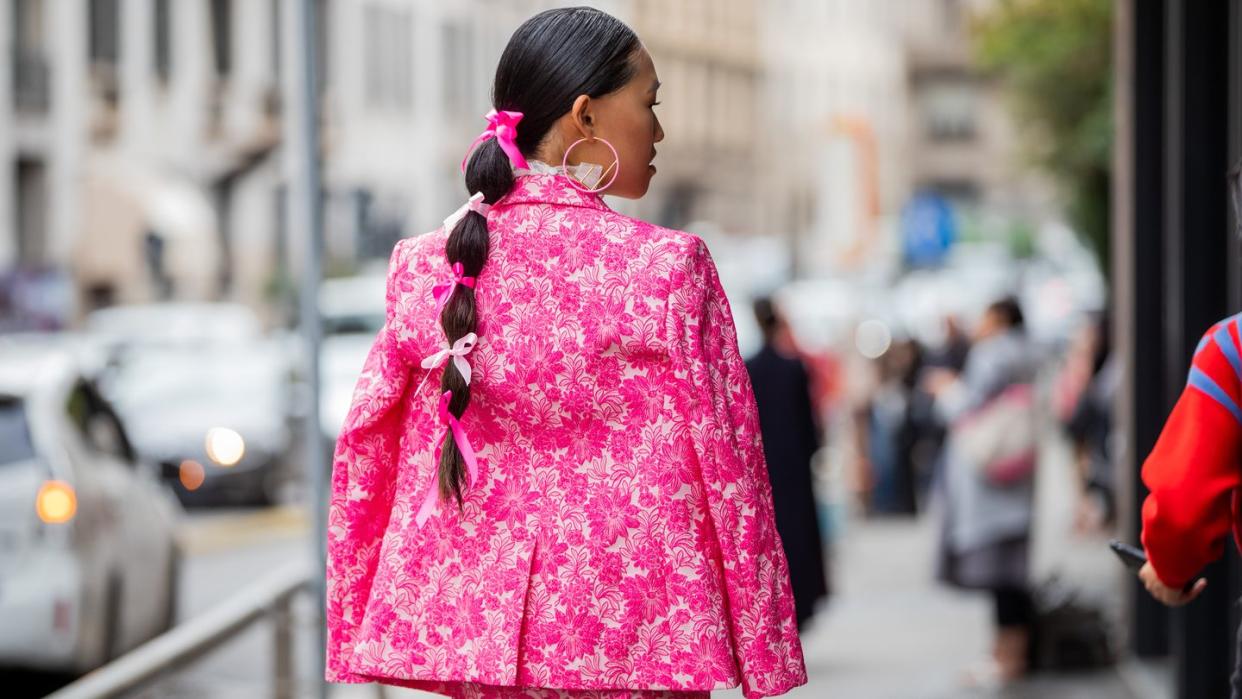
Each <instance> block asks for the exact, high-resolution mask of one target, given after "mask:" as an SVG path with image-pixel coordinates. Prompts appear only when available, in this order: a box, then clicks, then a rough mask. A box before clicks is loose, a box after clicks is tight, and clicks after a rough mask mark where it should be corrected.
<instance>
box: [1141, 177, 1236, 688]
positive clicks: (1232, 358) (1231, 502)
mask: <svg viewBox="0 0 1242 699" xmlns="http://www.w3.org/2000/svg"><path fill="white" fill-rule="evenodd" d="M1229 190H1230V196H1231V198H1232V200H1233V210H1234V221H1235V222H1240V221H1242V161H1238V162H1237V163H1235V164H1234V167H1233V170H1232V171H1231V172H1230V186H1229ZM1236 233H1237V235H1238V237H1239V238H1242V223H1239V225H1238V226H1237V230H1236ZM1240 317H1242V316H1236V315H1235V316H1233V317H1231V318H1227V319H1225V320H1223V321H1221V322H1219V323H1217V324H1216V325H1214V326H1212V328H1210V329H1209V330H1208V331H1207V333H1206V334H1205V335H1204V336H1203V339H1202V340H1201V341H1200V342H1199V347H1198V349H1197V350H1196V351H1195V355H1194V360H1193V362H1192V363H1191V368H1190V377H1189V380H1188V381H1187V385H1186V390H1185V391H1184V392H1183V393H1182V395H1181V398H1179V399H1178V401H1177V405H1175V406H1174V407H1173V412H1172V414H1170V415H1169V419H1168V421H1167V422H1166V423H1165V425H1164V430H1163V431H1162V432H1161V433H1160V438H1159V439H1158V440H1157V441H1156V446H1155V448H1153V449H1152V452H1151V454H1150V455H1149V456H1148V457H1147V461H1146V462H1145V463H1144V464H1143V483H1145V484H1146V485H1147V488H1148V490H1149V491H1150V493H1149V494H1148V496H1147V500H1146V501H1145V502H1144V503H1143V513H1142V514H1143V534H1142V539H1143V548H1144V549H1146V551H1147V560H1148V562H1147V564H1146V565H1144V566H1143V568H1142V570H1140V571H1139V578H1140V579H1141V580H1142V581H1143V584H1144V585H1145V586H1146V587H1147V590H1148V592H1150V593H1151V595H1152V597H1155V598H1156V599H1157V600H1160V601H1161V602H1162V603H1164V604H1167V605H1169V606H1173V607H1177V606H1181V605H1184V604H1187V603H1189V602H1190V601H1192V600H1193V599H1195V598H1196V597H1198V596H1199V594H1200V593H1201V592H1203V589H1204V587H1205V586H1206V585H1207V580H1205V579H1203V578H1199V579H1198V580H1196V579H1195V578H1196V576H1198V574H1199V571H1200V570H1202V569H1203V567H1204V566H1206V565H1207V564H1208V563H1210V562H1212V561H1213V560H1216V559H1217V558H1220V556H1221V554H1222V553H1223V552H1224V548H1225V539H1226V538H1227V537H1228V536H1229V534H1230V532H1231V531H1232V533H1233V538H1234V543H1235V545H1237V546H1238V547H1239V550H1242V510H1240V509H1239V503H1240V502H1242V407H1240V406H1242V341H1240V340H1242V335H1240V331H1242V328H1240V327H1239V323H1240V322H1242V321H1240ZM1219 612H1220V613H1221V614H1225V613H1227V610H1224V609H1221V610H1219ZM1238 633H1239V636H1238V641H1237V650H1236V653H1237V662H1236V664H1235V667H1234V673H1233V678H1232V680H1231V684H1232V688H1233V697H1234V699H1242V629H1239V632H1238Z"/></svg>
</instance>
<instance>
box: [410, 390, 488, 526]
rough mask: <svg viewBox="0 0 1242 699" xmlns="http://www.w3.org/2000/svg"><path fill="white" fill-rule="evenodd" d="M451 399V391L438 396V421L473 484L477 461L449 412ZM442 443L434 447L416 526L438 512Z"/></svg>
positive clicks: (476, 474)
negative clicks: (445, 427)
mask: <svg viewBox="0 0 1242 699" xmlns="http://www.w3.org/2000/svg"><path fill="white" fill-rule="evenodd" d="M452 398H453V392H452V391H445V392H444V393H443V395H441V396H440V406H439V411H440V421H441V422H443V423H444V424H446V425H447V426H448V429H446V430H445V432H444V439H445V440H447V439H450V438H451V439H452V440H453V441H454V442H456V443H457V449H458V450H459V451H460V452H461V457H462V460H463V461H465V462H466V472H467V473H469V474H470V482H471V483H474V482H475V480H477V479H478V477H479V460H478V459H477V458H476V457H475V454H474V447H472V446H470V439H469V438H467V437H466V430H465V428H464V427H462V426H461V422H459V421H458V420H457V418H455V417H453V414H452V413H450V412H449V401H450V400H451V399H452ZM443 445H444V442H443V441H442V442H441V443H440V446H437V447H436V460H435V468H434V469H433V470H432V474H431V484H430V485H429V486H428V487H427V497H425V498H423V504H422V507H419V508H418V514H417V515H415V516H414V522H415V523H416V524H418V526H420V527H421V526H423V524H424V523H425V522H426V521H427V518H428V517H430V516H431V515H434V514H436V513H437V512H439V511H440V489H439V488H438V487H436V483H437V482H438V480H439V475H440V474H439V470H440V451H441V448H442V447H443Z"/></svg>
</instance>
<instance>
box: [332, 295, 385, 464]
mask: <svg viewBox="0 0 1242 699" xmlns="http://www.w3.org/2000/svg"><path fill="white" fill-rule="evenodd" d="M384 285H385V277H384V276H383V275H382V274H372V275H364V276H358V277H344V278H339V279H327V280H325V281H324V283H323V285H322V286H321V287H320V289H319V312H320V314H321V315H322V317H323V345H322V349H321V351H320V359H319V363H320V366H319V376H320V396H319V425H320V429H321V430H322V431H323V435H324V438H325V439H327V440H335V439H336V436H337V434H338V433H339V432H340V431H341V425H342V424H344V423H345V416H346V415H347V414H348V413H349V406H350V400H351V399H352V398H353V394H354V384H356V383H357V382H358V376H359V375H360V374H361V373H362V365H363V364H364V363H366V359H367V352H369V351H370V349H371V345H372V343H374V342H375V336H376V334H377V333H378V332H379V331H380V328H382V327H384V320H385V311H384V293H385V287H384Z"/></svg>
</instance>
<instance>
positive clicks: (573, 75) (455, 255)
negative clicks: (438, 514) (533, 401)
mask: <svg viewBox="0 0 1242 699" xmlns="http://www.w3.org/2000/svg"><path fill="white" fill-rule="evenodd" d="M640 45H641V44H640V43H639V41H638V36H637V35H636V34H634V31H633V30H631V29H630V28H629V27H627V26H626V25H625V24H624V23H623V22H621V21H620V20H618V19H616V18H615V17H613V16H611V15H609V14H607V13H604V12H600V11H599V10H596V9H593V8H589V7H567V8H560V9H555V10H548V11H546V12H541V13H539V14H537V15H535V16H534V17H531V18H530V19H528V20H526V22H525V23H523V24H522V26H520V27H518V29H517V31H516V32H514V33H513V36H512V37H510V38H509V43H508V45H507V46H505V50H504V53H502V54H501V55H500V63H499V65H497V66H496V79H495V82H494V83H493V85H492V106H494V107H495V108H496V109H497V110H499V111H506V110H507V111H517V112H522V114H523V117H522V121H521V123H519V124H518V126H517V132H518V133H517V139H516V140H517V146H518V150H520V151H522V154H523V155H524V156H530V155H532V154H533V153H535V151H536V150H537V149H538V148H539V144H540V143H542V142H543V139H544V136H546V135H547V133H548V131H549V129H551V128H552V125H553V124H554V123H556V121H557V120H558V119H560V118H561V117H562V116H563V115H565V114H566V113H568V112H569V111H570V109H572V108H573V104H574V100H576V99H577V98H578V96H579V95H589V96H591V97H602V96H604V95H608V94H611V93H613V92H616V91H617V90H619V89H621V88H622V87H624V86H625V84H626V83H628V82H629V81H630V80H631V79H632V78H633V77H634V74H635V72H636V70H637V69H636V67H635V64H634V63H633V60H632V59H633V56H634V54H635V53H636V52H637V51H638V48H639V47H640ZM511 168H512V166H511V165H510V163H509V159H508V157H507V156H506V155H505V153H504V151H503V150H501V148H500V145H499V143H497V141H496V139H494V138H493V139H490V140H488V141H485V142H484V143H483V144H482V145H481V146H479V147H478V148H477V149H476V150H475V151H474V153H472V154H471V155H470V158H469V161H468V163H467V165H466V189H467V190H469V191H470V193H474V192H482V193H483V200H484V201H485V202H487V203H488V204H494V203H496V202H497V201H499V200H500V199H501V197H503V196H505V195H506V194H508V193H509V190H510V189H512V188H513V181H514V177H513V170H512V169H511ZM488 244H489V236H488V231H487V218H486V217H485V216H483V215H481V214H478V213H476V212H474V211H471V212H469V213H467V214H466V215H465V216H464V217H462V219H461V221H460V222H458V224H457V225H456V226H455V227H454V228H453V230H452V232H451V233H450V234H449V237H448V243H447V245H446V246H445V253H446V255H447V256H448V261H449V265H452V264H454V263H457V262H460V263H461V264H462V266H463V267H464V268H465V269H464V273H465V276H468V277H477V276H478V274H479V271H480V270H481V269H483V264H484V263H485V262H487V252H488ZM440 323H441V325H442V326H443V327H444V334H445V335H446V336H447V337H448V341H449V344H452V343H453V342H456V341H457V340H458V339H459V338H461V337H464V336H465V335H468V334H469V333H472V332H475V331H476V330H477V328H478V314H477V309H476V308H475V296H474V290H473V289H471V288H468V287H466V286H462V285H459V286H457V288H456V290H455V291H454V292H453V295H452V297H451V298H450V300H449V302H448V304H447V305H446V306H445V307H444V311H443V312H442V313H441V314H440ZM440 387H441V388H440V390H441V392H443V391H452V392H453V397H452V399H451V400H450V401H449V412H451V413H452V414H453V415H454V416H455V417H458V418H460V417H461V416H462V414H463V413H465V412H466V406H468V405H469V404H470V386H469V385H468V384H467V383H466V381H465V379H464V378H463V377H462V375H461V373H460V372H458V371H457V369H456V367H454V366H453V363H452V362H448V363H447V364H446V365H445V368H444V375H443V378H442V379H441V381H440ZM439 473H440V478H439V484H440V497H441V498H442V499H445V500H447V499H448V498H449V497H453V498H455V499H456V500H457V504H458V506H459V507H460V506H461V503H462V491H463V489H464V487H465V480H466V470H465V461H464V460H463V458H462V455H461V451H460V450H459V449H458V448H457V443H456V442H455V441H453V440H452V439H451V438H447V437H446V439H445V441H444V447H443V450H442V452H441V454H440V467H439Z"/></svg>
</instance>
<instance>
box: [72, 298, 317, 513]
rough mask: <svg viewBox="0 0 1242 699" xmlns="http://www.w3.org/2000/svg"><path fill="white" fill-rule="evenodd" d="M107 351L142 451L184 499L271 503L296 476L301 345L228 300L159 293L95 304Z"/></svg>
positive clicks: (116, 396)
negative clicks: (156, 300) (153, 299)
mask: <svg viewBox="0 0 1242 699" xmlns="http://www.w3.org/2000/svg"><path fill="white" fill-rule="evenodd" d="M87 329H88V331H89V333H90V334H91V336H92V337H93V338H94V339H95V341H96V342H97V343H98V344H100V345H101V346H102V348H103V350H104V351H105V352H106V353H107V355H108V357H109V367H110V368H109V371H108V374H107V376H106V379H105V380H104V381H103V382H102V384H103V385H102V388H103V390H104V392H105V394H106V395H107V396H108V397H109V398H110V399H111V400H112V401H113V402H114V403H115V405H116V406H117V410H118V411H119V412H120V413H121V415H122V417H123V418H124V419H125V421H126V424H128V425H129V427H130V431H131V433H132V435H133V439H134V445H135V448H136V449H137V451H138V453H139V454H140V455H142V457H143V458H145V459H147V460H150V461H152V462H154V463H156V464H158V465H159V467H160V473H161V475H162V477H163V478H164V479H165V480H167V481H168V482H169V483H170V484H171V485H172V486H173V491H174V492H175V493H176V494H177V497H178V498H179V499H180V500H181V502H182V503H183V504H186V505H208V504H270V503H275V502H279V501H283V500H287V499H289V497H290V495H289V489H290V488H291V487H293V486H294V485H295V481H296V479H295V477H294V476H295V469H294V466H295V464H294V463H293V462H294V459H295V455H296V451H295V446H296V444H297V435H296V433H295V430H294V427H293V423H294V419H293V418H294V416H293V411H292V404H293V401H294V396H293V391H294V387H293V384H292V379H293V376H294V373H295V371H294V367H295V355H294V353H293V351H292V348H293V345H292V343H291V342H289V341H288V338H283V337H275V336H269V335H266V334H264V332H263V330H262V325H261V323H260V322H259V320H258V318H257V317H256V316H255V314H254V312H253V311H251V310H250V309H249V308H247V307H246V306H243V305H240V304H229V303H219V304H211V303H160V304H149V305H134V306H123V307H116V308H108V309H104V310H100V311H96V312H95V313H92V314H91V316H90V317H89V318H88V319H87Z"/></svg>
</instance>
